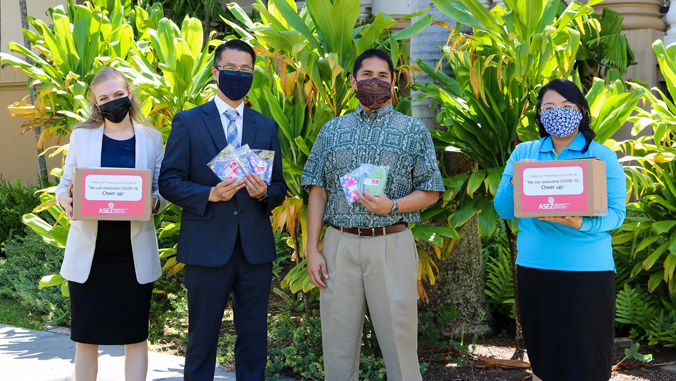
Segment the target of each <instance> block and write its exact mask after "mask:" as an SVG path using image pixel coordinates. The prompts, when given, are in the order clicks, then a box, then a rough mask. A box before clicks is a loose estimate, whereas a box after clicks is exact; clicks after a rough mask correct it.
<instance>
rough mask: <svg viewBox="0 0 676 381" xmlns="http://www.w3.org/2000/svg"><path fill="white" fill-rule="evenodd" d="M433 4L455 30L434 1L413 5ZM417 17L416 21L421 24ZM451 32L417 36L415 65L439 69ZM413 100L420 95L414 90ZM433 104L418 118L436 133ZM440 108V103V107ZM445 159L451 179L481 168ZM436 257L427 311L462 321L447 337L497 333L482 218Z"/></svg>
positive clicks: (461, 158) (421, 106)
mask: <svg viewBox="0 0 676 381" xmlns="http://www.w3.org/2000/svg"><path fill="white" fill-rule="evenodd" d="M428 6H431V7H430V12H429V13H431V14H433V15H434V16H435V20H436V21H443V22H446V24H448V25H449V26H450V27H455V25H456V22H455V20H452V19H450V18H448V17H447V16H445V15H444V14H443V13H441V12H440V11H439V10H438V9H436V7H435V6H434V5H432V3H431V1H430V0H416V1H414V2H413V12H418V11H421V10H423V9H425V8H427V7H428ZM416 21H417V19H413V20H412V22H413V23H415V22H416ZM449 32H450V31H449V30H448V29H445V28H443V27H441V26H437V25H431V26H429V27H428V28H427V29H425V30H423V31H422V32H421V33H420V34H418V35H417V36H414V37H413V38H411V44H410V46H411V49H410V52H411V58H412V64H416V62H417V60H418V59H421V60H423V61H425V62H427V63H429V64H431V65H433V66H436V65H437V63H438V62H439V59H441V58H442V54H441V50H440V49H439V48H437V46H444V45H446V41H447V39H448V35H449ZM442 67H443V69H442V70H444V72H445V73H446V74H449V75H451V74H452V73H450V68H449V66H448V65H443V66H442ZM429 80H431V78H429V77H428V76H423V77H422V78H418V79H417V81H421V82H424V81H429ZM412 95H413V98H414V99H415V97H416V96H417V95H418V94H417V93H416V92H413V94H412ZM432 105H433V103H432V100H431V99H425V100H422V101H419V102H415V103H413V106H412V114H413V117H414V118H416V119H418V120H420V121H421V122H422V123H423V124H425V126H427V128H429V129H436V130H445V129H446V128H445V127H442V126H440V125H439V124H438V123H437V122H436V115H437V113H438V109H435V110H433V109H432ZM437 107H438V105H437ZM441 160H443V162H444V166H445V168H446V169H447V172H449V173H448V174H449V175H450V176H453V175H455V174H458V173H461V172H463V173H467V174H471V173H472V172H474V171H475V170H476V163H474V162H473V161H472V160H471V159H469V158H468V157H467V156H465V155H463V154H461V153H458V152H446V153H444V154H443V155H442V158H441ZM437 223H439V224H447V223H448V222H446V221H439V222H437ZM428 252H429V253H430V257H431V258H434V260H435V263H436V264H437V266H438V268H439V274H438V275H437V277H436V282H437V284H436V286H431V287H427V295H428V298H429V303H428V304H422V303H421V310H422V311H426V312H429V313H430V315H431V316H432V317H433V318H434V320H435V321H436V317H438V316H440V314H441V311H440V308H439V305H440V304H443V305H445V306H447V307H450V306H451V305H454V306H455V307H456V308H457V309H458V310H459V311H460V313H461V314H460V317H459V318H458V319H455V320H454V321H452V322H451V324H449V326H447V327H440V328H441V331H442V333H443V334H444V335H445V336H447V337H460V336H461V334H462V332H463V329H464V332H465V334H466V335H472V334H475V333H476V334H484V333H488V332H490V331H491V328H490V327H489V325H488V324H487V322H486V321H485V319H482V318H483V317H485V316H486V315H485V314H481V312H480V310H483V311H484V312H488V311H489V309H488V305H487V303H486V297H485V294H484V288H485V282H484V266H483V255H482V253H481V239H480V236H479V230H478V228H477V220H476V217H474V218H472V219H470V220H469V221H468V222H467V223H466V224H465V227H464V229H463V232H462V234H461V236H460V240H458V242H457V244H456V245H455V248H454V249H453V252H452V254H451V256H450V258H448V259H447V260H444V261H438V260H436V254H434V252H433V251H430V250H428Z"/></svg>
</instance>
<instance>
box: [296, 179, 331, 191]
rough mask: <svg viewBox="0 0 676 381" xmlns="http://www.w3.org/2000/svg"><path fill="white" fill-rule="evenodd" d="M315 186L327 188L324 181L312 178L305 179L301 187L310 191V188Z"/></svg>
mask: <svg viewBox="0 0 676 381" xmlns="http://www.w3.org/2000/svg"><path fill="white" fill-rule="evenodd" d="M313 186H318V187H320V188H322V189H324V190H326V187H324V183H323V182H322V181H319V180H312V179H304V180H302V181H301V184H300V187H301V188H303V189H305V191H306V192H308V193H310V189H312V187H313Z"/></svg>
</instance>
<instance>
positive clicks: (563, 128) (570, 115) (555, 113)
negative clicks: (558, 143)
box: [540, 108, 582, 138]
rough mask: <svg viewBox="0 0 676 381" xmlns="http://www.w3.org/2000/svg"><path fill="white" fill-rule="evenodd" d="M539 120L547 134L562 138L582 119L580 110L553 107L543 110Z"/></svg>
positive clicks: (570, 132)
mask: <svg viewBox="0 0 676 381" xmlns="http://www.w3.org/2000/svg"><path fill="white" fill-rule="evenodd" d="M540 121H541V122H542V126H543V127H544V128H545V131H547V133H548V134H549V135H552V136H556V137H557V138H563V137H566V136H568V135H570V134H572V133H573V132H574V131H575V130H576V129H577V128H578V127H580V121H582V112H580V110H578V109H564V108H555V109H553V110H549V111H543V112H542V114H541V115H540Z"/></svg>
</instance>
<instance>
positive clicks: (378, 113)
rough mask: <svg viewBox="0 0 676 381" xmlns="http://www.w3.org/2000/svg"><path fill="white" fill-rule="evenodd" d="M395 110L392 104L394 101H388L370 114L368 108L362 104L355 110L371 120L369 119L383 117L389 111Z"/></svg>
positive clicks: (362, 116)
mask: <svg viewBox="0 0 676 381" xmlns="http://www.w3.org/2000/svg"><path fill="white" fill-rule="evenodd" d="M393 111H394V107H393V106H392V103H388V104H386V105H385V106H383V107H381V108H379V109H375V110H371V114H370V115H369V114H368V113H367V112H366V110H364V109H363V108H361V105H360V106H357V109H356V110H354V112H355V113H356V114H357V116H358V117H360V118H362V119H365V120H369V119H376V118H382V117H383V116H385V115H388V114H389V113H391V112H393Z"/></svg>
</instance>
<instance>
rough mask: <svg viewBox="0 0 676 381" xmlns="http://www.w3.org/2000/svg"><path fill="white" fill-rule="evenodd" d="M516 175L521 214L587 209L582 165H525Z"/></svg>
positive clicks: (584, 171)
mask: <svg viewBox="0 0 676 381" xmlns="http://www.w3.org/2000/svg"><path fill="white" fill-rule="evenodd" d="M519 175H520V178H521V212H522V213H542V212H546V211H548V210H550V211H552V212H563V211H569V212H582V211H585V210H587V189H586V186H585V184H586V182H585V179H586V166H585V165H584V164H567V165H566V164H553V165H537V164H534V165H527V166H526V165H524V166H522V167H521V168H520V174H519Z"/></svg>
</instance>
